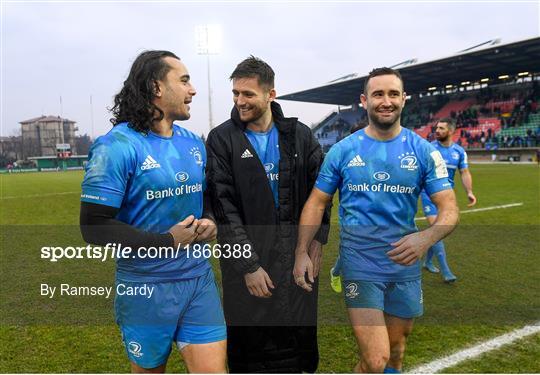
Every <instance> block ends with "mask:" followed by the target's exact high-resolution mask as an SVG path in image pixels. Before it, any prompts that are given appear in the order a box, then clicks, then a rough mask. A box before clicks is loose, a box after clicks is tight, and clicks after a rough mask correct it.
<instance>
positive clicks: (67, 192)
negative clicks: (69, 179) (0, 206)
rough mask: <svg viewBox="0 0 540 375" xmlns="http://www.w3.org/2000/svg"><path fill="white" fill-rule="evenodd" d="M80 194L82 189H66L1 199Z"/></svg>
mask: <svg viewBox="0 0 540 375" xmlns="http://www.w3.org/2000/svg"><path fill="white" fill-rule="evenodd" d="M76 193H77V194H80V193H81V192H80V191H64V192H61V193H48V194H32V195H19V196H15V195H12V196H8V197H0V199H19V198H21V199H22V198H39V197H50V196H53V195H67V194H76Z"/></svg>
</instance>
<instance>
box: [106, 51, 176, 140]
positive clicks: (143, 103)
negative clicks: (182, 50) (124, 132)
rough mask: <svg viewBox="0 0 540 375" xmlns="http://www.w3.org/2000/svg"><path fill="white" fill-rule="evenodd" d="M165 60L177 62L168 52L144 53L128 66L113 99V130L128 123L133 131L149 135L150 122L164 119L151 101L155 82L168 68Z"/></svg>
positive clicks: (160, 78)
mask: <svg viewBox="0 0 540 375" xmlns="http://www.w3.org/2000/svg"><path fill="white" fill-rule="evenodd" d="M165 57H173V58H175V59H178V60H180V59H179V58H178V56H176V55H175V54H174V53H172V52H169V51H144V52H143V53H141V54H140V55H139V56H137V58H136V59H135V61H134V62H133V65H132V66H131V70H130V72H129V76H128V77H127V79H126V80H125V81H124V87H122V90H120V92H119V93H118V94H116V95H115V97H114V106H113V107H112V108H110V109H109V110H110V112H111V113H112V115H113V116H114V117H113V118H111V123H112V124H113V126H115V125H118V124H120V123H122V122H128V123H129V126H130V127H132V128H133V129H135V130H137V131H139V132H143V133H148V132H149V131H150V128H151V126H152V122H153V121H160V120H162V119H163V116H164V114H163V111H162V110H161V109H160V108H158V107H157V106H155V105H154V104H153V103H152V101H153V100H154V97H155V92H156V87H157V81H158V80H162V79H163V78H164V77H165V76H166V75H167V73H168V72H169V70H170V69H171V67H170V66H169V65H168V64H167V63H166V62H165V61H164V60H163V59H164V58H165Z"/></svg>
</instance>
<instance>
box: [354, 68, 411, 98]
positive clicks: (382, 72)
mask: <svg viewBox="0 0 540 375" xmlns="http://www.w3.org/2000/svg"><path fill="white" fill-rule="evenodd" d="M388 74H392V75H395V76H396V77H398V78H399V80H400V81H401V87H402V88H403V91H405V85H404V84H403V78H401V74H399V72H398V71H397V70H395V69H392V68H387V67H382V68H375V69H373V70H372V71H371V72H369V75H368V77H367V79H366V81H365V82H364V95H367V87H368V82H369V80H370V79H371V78H373V77H377V76H385V75H388Z"/></svg>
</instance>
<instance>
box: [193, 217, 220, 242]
mask: <svg viewBox="0 0 540 375" xmlns="http://www.w3.org/2000/svg"><path fill="white" fill-rule="evenodd" d="M196 232H197V234H198V237H197V241H206V242H210V241H213V240H215V239H216V236H217V226H216V223H214V222H213V221H212V220H210V219H200V220H199V226H198V227H197V230H196Z"/></svg>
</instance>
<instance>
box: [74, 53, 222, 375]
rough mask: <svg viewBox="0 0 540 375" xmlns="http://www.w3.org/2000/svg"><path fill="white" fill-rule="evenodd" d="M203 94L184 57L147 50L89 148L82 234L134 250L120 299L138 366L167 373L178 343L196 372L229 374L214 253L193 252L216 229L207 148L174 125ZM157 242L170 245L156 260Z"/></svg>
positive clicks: (124, 268)
mask: <svg viewBox="0 0 540 375" xmlns="http://www.w3.org/2000/svg"><path fill="white" fill-rule="evenodd" d="M195 94H196V92H195V88H194V87H193V85H192V84H191V81H190V76H189V73H188V71H187V69H186V67H185V65H184V64H183V63H182V62H181V61H180V59H179V58H178V57H177V56H176V55H174V54H173V53H171V52H168V51H146V52H143V53H141V54H140V55H139V56H138V57H137V58H136V60H135V61H134V63H133V66H132V67H131V71H130V73H129V76H128V78H127V79H126V80H125V82H124V86H123V88H122V90H121V91H120V93H118V94H117V95H116V97H115V99H114V106H113V108H112V113H113V116H114V118H113V119H111V122H112V123H113V128H112V129H111V130H110V131H109V132H108V133H107V134H105V135H103V136H101V137H99V138H98V139H97V140H96V142H95V143H94V145H93V146H92V149H91V150H90V155H89V161H88V164H87V167H86V174H85V177H84V181H83V183H82V195H81V231H82V234H83V237H84V239H85V240H86V241H87V242H90V243H94V244H98V245H106V244H109V243H113V244H121V246H122V247H123V248H124V249H125V248H128V247H129V248H131V249H133V250H134V251H133V252H132V253H131V254H130V256H128V257H117V262H116V294H117V295H116V300H115V311H116V321H117V323H118V325H119V327H120V331H121V333H122V338H123V341H124V345H125V347H126V351H127V355H128V357H129V360H130V361H131V369H132V371H133V372H164V371H165V366H166V363H167V359H168V357H169V354H170V351H171V344H172V343H173V342H174V343H176V344H177V346H178V348H179V350H180V352H181V354H182V356H183V358H184V361H185V363H186V365H187V368H188V370H189V371H190V372H197V373H199V372H204V373H210V372H225V347H226V330H225V325H224V317H223V312H222V308H221V302H220V299H219V293H218V290H217V288H216V284H215V281H214V275H213V273H212V269H211V267H210V264H209V262H208V260H207V259H206V258H204V257H194V256H193V254H194V252H192V255H191V256H190V253H189V251H187V250H186V245H191V246H193V247H195V246H197V245H198V244H199V243H201V242H208V241H211V240H213V239H214V238H215V236H216V233H217V229H216V225H215V224H214V220H213V218H212V215H211V212H210V210H209V207H208V205H203V201H204V185H205V172H204V170H205V164H206V152H205V147H204V144H203V142H202V141H201V139H200V138H199V137H198V136H196V135H194V134H193V133H191V132H190V131H188V130H186V129H184V128H182V127H180V126H178V125H176V124H174V121H177V120H179V121H183V120H188V119H189V117H190V113H189V110H190V108H189V104H190V103H191V100H192V98H193V96H194V95H195ZM203 206H204V210H203ZM149 247H154V248H159V249H167V250H170V251H168V252H164V253H162V252H160V253H159V256H157V257H155V258H153V259H152V258H151V257H150V252H149V251H148V252H147V251H145V250H146V249H148V248H149ZM148 250H149V249H148Z"/></svg>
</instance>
